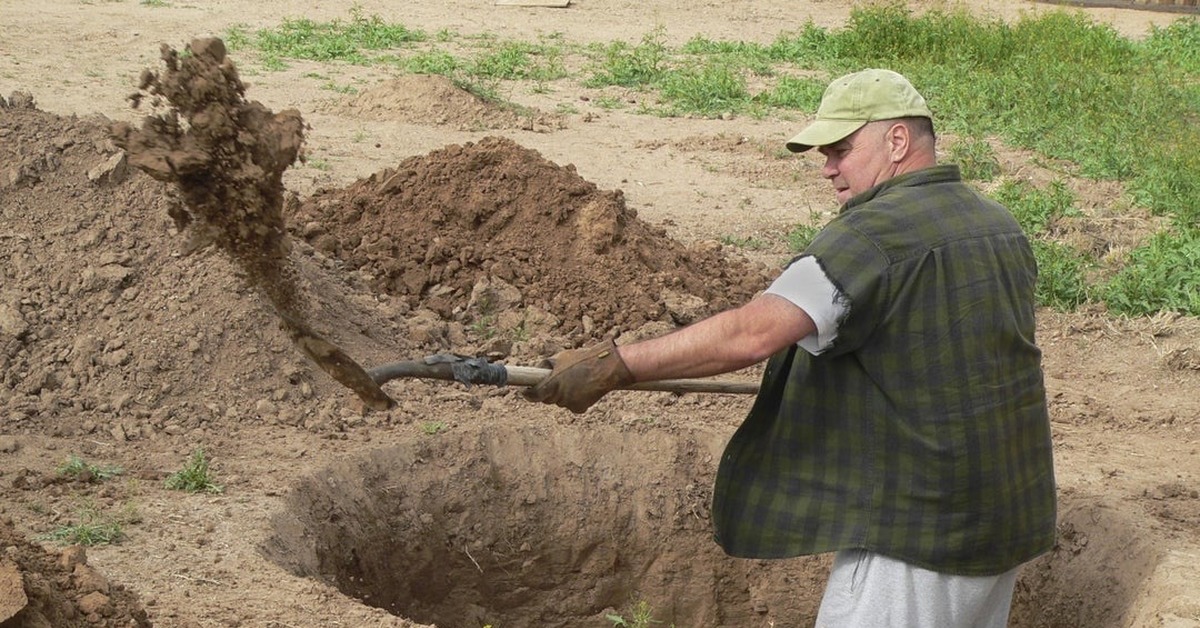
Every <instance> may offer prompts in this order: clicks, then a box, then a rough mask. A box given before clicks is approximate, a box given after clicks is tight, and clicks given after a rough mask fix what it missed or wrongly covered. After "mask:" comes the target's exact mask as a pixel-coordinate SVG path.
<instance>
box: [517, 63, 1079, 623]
mask: <svg viewBox="0 0 1200 628" xmlns="http://www.w3.org/2000/svg"><path fill="white" fill-rule="evenodd" d="M934 143H935V136H934V130H933V123H932V114H931V113H930V112H929V109H928V107H927V106H926V103H925V99H924V98H923V97H922V96H921V95H920V94H919V93H918V92H917V91H916V90H915V89H914V88H913V86H912V85H911V84H910V83H909V82H908V80H907V79H905V78H904V77H902V76H900V75H899V74H896V73H895V72H891V71H887V70H875V69H872V70H865V71H862V72H858V73H854V74H850V75H848V76H844V77H841V78H839V79H837V80H835V81H833V83H831V84H830V85H829V87H828V88H827V89H826V91H825V94H824V97H823V98H822V100H821V105H820V107H819V109H818V110H817V115H816V119H815V121H814V122H813V123H812V124H810V125H809V126H808V127H807V128H805V129H804V130H803V131H801V132H800V134H799V135H797V136H796V137H794V138H792V140H791V141H789V142H788V143H787V147H788V148H789V149H790V150H792V151H794V152H802V151H806V150H809V149H810V148H813V147H816V148H817V149H818V150H819V151H820V152H821V154H822V155H824V157H825V165H824V167H823V169H822V172H821V174H822V176H824V177H825V178H826V179H829V181H830V182H831V183H832V184H833V188H834V191H835V192H836V194H837V200H838V202H839V203H840V204H841V205H842V207H841V211H840V213H839V215H838V216H837V217H836V218H835V219H834V220H832V221H830V223H829V224H828V225H827V226H826V227H825V228H824V229H823V230H822V231H821V232H820V233H819V234H818V235H817V237H816V238H815V239H814V240H813V242H812V244H811V245H810V246H809V247H808V248H807V249H806V250H805V251H804V252H803V253H802V254H801V255H800V256H798V257H797V258H796V259H794V260H792V262H791V263H790V264H789V265H788V267H787V268H786V269H785V270H784V271H783V272H782V273H781V274H780V276H779V277H778V279H776V280H775V282H774V283H773V284H772V285H771V286H770V287H769V288H768V289H767V290H766V292H765V293H763V294H762V295H760V296H758V297H756V298H755V299H753V300H751V301H750V302H749V303H747V304H745V305H743V306H742V307H740V308H737V309H733V310H729V311H725V312H722V313H720V314H717V315H715V316H713V317H711V318H708V319H705V320H703V321H700V322H698V323H696V324H694V325H692V326H689V327H686V328H684V329H681V330H678V331H676V332H674V333H671V334H668V335H666V336H663V337H659V338H655V339H651V340H647V341H644V342H640V343H636V344H631V345H626V346H621V347H619V348H618V347H616V346H615V344H613V343H612V342H611V341H610V342H608V343H605V344H603V345H600V346H598V347H592V348H589V349H580V350H573V351H564V352H562V353H559V354H557V355H556V356H554V357H553V358H551V360H550V362H551V363H552V365H553V366H554V370H553V372H552V373H551V374H550V375H549V376H548V377H547V378H546V379H545V380H544V381H542V382H541V383H539V384H538V385H537V386H534V387H532V388H530V389H529V390H528V391H527V396H528V397H529V398H530V399H532V400H535V401H543V402H546V403H554V404H557V405H560V406H563V407H566V408H569V409H571V410H572V411H574V412H583V411H584V410H586V409H587V408H588V407H590V406H591V405H592V404H593V403H595V402H596V401H597V400H598V399H599V398H600V397H602V396H603V395H604V394H605V393H607V392H609V391H610V390H613V389H616V388H619V387H622V386H626V385H628V384H630V383H633V382H637V381H648V380H657V379H668V378H679V377H702V376H708V375H715V374H718V373H724V372H728V371H733V370H736V369H740V368H743V367H746V366H749V365H752V364H755V363H757V362H759V361H760V360H763V359H766V358H768V357H770V361H769V362H768V363H767V366H766V371H765V373H764V375H763V380H762V385H761V388H760V391H759V394H758V398H757V399H756V401H755V403H754V406H753V408H752V409H751V410H750V414H749V416H748V417H747V418H746V421H745V422H744V423H743V424H742V426H741V427H740V428H739V429H738V430H737V432H736V433H735V434H734V435H733V437H732V438H731V440H730V441H729V444H728V445H727V447H726V450H725V453H724V455H723V457H722V459H721V463H720V467H719V469H718V471H717V480H716V486H715V489H714V491H713V524H714V527H715V532H716V539H717V542H718V543H720V544H721V546H722V547H723V548H724V549H725V551H726V552H728V553H729V554H731V555H734V556H740V557H747V558H782V557H789V556H797V555H803V554H812V553H818V552H829V551H836V552H837V554H836V555H835V557H834V565H833V569H832V571H831V574H830V578H829V583H828V585H827V586H826V590H825V595H824V598H823V600H822V602H821V607H820V610H819V612H818V619H817V624H818V625H819V626H863V627H877V626H930V627H938V628H943V627H947V626H964V627H966V626H970V627H997V628H1000V627H1003V626H1005V625H1006V623H1007V618H1008V614H1009V608H1010V606H1011V601H1012V593H1013V585H1014V583H1015V580H1016V575H1017V569H1018V567H1019V565H1020V564H1022V563H1024V562H1025V561H1028V560H1029V559H1031V558H1033V557H1035V556H1037V555H1038V554H1041V553H1042V552H1045V551H1046V550H1048V549H1049V548H1050V547H1051V546H1052V545H1053V543H1054V531H1055V487H1054V477H1053V464H1052V459H1051V443H1050V427H1049V419H1048V414H1047V409H1046V399H1045V390H1044V387H1043V383H1042V372H1041V352H1040V351H1039V349H1038V348H1037V346H1036V345H1035V344H1034V296H1033V293H1034V283H1035V280H1036V277H1037V269H1036V265H1035V262H1034V259H1033V254H1032V251H1031V250H1030V246H1029V243H1028V241H1027V240H1026V239H1025V237H1024V235H1023V234H1022V233H1021V229H1020V227H1019V226H1018V225H1017V223H1016V221H1015V220H1013V218H1012V216H1011V215H1010V214H1009V213H1008V212H1007V211H1006V210H1005V209H1004V208H1003V207H1002V206H1000V205H999V204H997V203H995V202H993V201H991V200H988V199H987V198H985V197H982V196H980V195H979V194H977V193H975V192H974V191H972V190H971V189H970V188H969V187H967V186H966V185H964V184H963V183H962V181H961V180H960V176H959V171H958V168H957V167H956V166H939V165H937V161H936V154H935V150H934Z"/></svg>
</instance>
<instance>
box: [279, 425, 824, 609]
mask: <svg viewBox="0 0 1200 628" xmlns="http://www.w3.org/2000/svg"><path fill="white" fill-rule="evenodd" d="M727 438H728V434H725V433H716V432H715V431H708V432H706V431H703V430H688V429H681V430H674V431H672V432H670V433H668V432H667V431H666V430H664V429H663V428H661V427H653V428H649V427H648V428H647V429H646V430H645V431H641V432H638V431H630V430H628V429H626V430H619V429H616V428H613V427H608V426H602V425H589V426H587V427H586V428H585V429H580V428H574V427H564V426H553V427H541V426H538V427H528V428H512V427H499V426H495V427H493V428H490V429H488V430H486V431H481V432H478V433H464V432H463V431H461V430H455V431H453V432H446V433H442V434H438V435H436V436H422V437H419V438H415V439H414V440H413V441H412V442H405V443H400V444H398V445H395V446H393V447H389V448H386V449H381V450H376V451H372V452H369V453H367V454H364V455H363V456H362V457H360V458H358V459H353V460H347V461H345V462H343V463H339V464H336V465H333V466H331V467H329V468H326V469H324V470H322V471H321V472H319V473H318V474H316V475H314V476H312V477H310V478H307V479H305V480H303V481H301V482H300V483H299V485H298V486H296V487H295V489H294V490H292V491H290V492H289V494H288V495H287V496H286V497H285V504H286V506H285V510H284V511H283V512H281V513H279V514H277V515H276V516H275V517H274V518H273V521H272V525H273V535H272V536H271V538H269V539H268V541H267V542H266V543H265V545H264V547H263V550H264V553H265V554H266V555H267V557H268V558H269V559H270V560H272V561H273V562H275V563H277V564H280V565H282V566H284V567H285V568H286V569H288V570H289V571H291V572H292V573H296V574H298V575H302V576H306V577H313V578H318V579H320V580H323V581H325V582H328V583H330V584H332V585H334V586H336V587H337V588H338V589H340V590H341V591H342V592H344V593H346V594H347V595H349V596H352V597H354V598H357V599H360V600H362V601H363V602H364V603H366V604H370V605H372V606H376V607H379V608H382V609H384V610H387V611H388V612H391V613H393V614H396V615H399V616H402V617H404V618H407V619H410V620H413V621H416V622H420V623H436V624H437V625H438V626H440V627H444V628H480V627H481V626H485V625H487V624H492V625H494V626H504V627H508V626H539V627H540V626H546V627H553V626H581V625H586V626H598V627H604V626H612V625H613V624H612V622H610V621H608V620H607V619H606V617H605V616H606V615H608V614H613V613H615V614H620V615H622V616H623V617H624V618H625V619H626V620H630V619H631V618H632V609H633V607H635V606H636V605H637V603H638V602H645V603H646V604H647V607H648V608H649V609H651V610H652V613H653V619H655V620H658V621H661V622H663V623H661V624H659V623H655V624H653V625H655V626H664V627H666V626H670V625H671V624H674V625H676V626H679V627H680V628H684V627H693V626H716V625H726V626H750V625H767V624H768V621H769V620H772V619H774V621H776V623H777V624H778V625H793V626H794V625H802V624H803V623H811V622H812V620H813V619H814V618H815V615H816V608H817V604H818V603H819V601H820V596H821V593H822V591H823V587H824V581H825V578H826V575H827V573H828V565H829V562H828V560H827V559H826V558H819V557H806V558H798V559H790V560H779V561H748V560H740V559H734V558H730V557H728V556H726V555H725V554H724V553H723V552H722V551H721V550H720V548H719V547H718V546H717V545H716V543H715V542H714V541H713V539H712V528H711V524H710V522H709V502H710V500H711V487H712V482H713V475H714V473H715V470H716V464H717V460H718V458H719V456H720V453H721V448H722V447H723V446H724V443H725V440H726V439H727ZM797 622H799V623H797ZM631 623H632V622H631Z"/></svg>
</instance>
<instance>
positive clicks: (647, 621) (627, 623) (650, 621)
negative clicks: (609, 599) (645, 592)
mask: <svg viewBox="0 0 1200 628" xmlns="http://www.w3.org/2000/svg"><path fill="white" fill-rule="evenodd" d="M626 615H628V617H626ZM604 618H605V619H607V620H608V621H609V622H610V623H612V625H613V627H614V628H650V627H651V626H657V625H659V624H662V623H663V622H662V621H661V620H658V619H655V618H654V609H653V608H652V607H651V606H650V603H649V602H647V601H645V600H639V601H638V602H637V603H635V604H633V605H632V606H630V607H629V609H628V610H627V611H626V612H625V613H608V614H606V615H605V616H604Z"/></svg>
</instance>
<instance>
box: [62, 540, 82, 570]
mask: <svg viewBox="0 0 1200 628" xmlns="http://www.w3.org/2000/svg"><path fill="white" fill-rule="evenodd" d="M58 564H59V566H61V567H62V568H63V569H68V570H71V571H74V570H75V567H77V566H79V565H86V564H87V552H85V551H84V549H83V547H82V546H80V545H72V546H71V547H68V548H66V549H64V550H63V551H62V553H60V554H59V555H58Z"/></svg>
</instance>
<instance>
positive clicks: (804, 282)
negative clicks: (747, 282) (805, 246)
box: [766, 255, 848, 355]
mask: <svg viewBox="0 0 1200 628" xmlns="http://www.w3.org/2000/svg"><path fill="white" fill-rule="evenodd" d="M766 292H767V294H773V295H775V296H777V297H782V298H784V299H787V300H788V301H791V302H792V303H793V304H794V305H795V306H796V307H798V308H800V309H802V310H804V312H805V313H806V314H808V316H809V317H810V318H812V320H813V322H814V323H816V325H817V333H815V334H810V335H808V336H805V337H804V338H801V339H800V342H797V343H796V345H797V346H799V347H800V348H801V349H804V350H805V351H807V352H809V353H811V354H812V355H820V354H821V353H822V352H824V351H825V350H826V349H828V348H829V347H831V346H833V341H834V340H836V339H837V333H838V321H840V320H842V319H843V317H844V316H845V315H846V312H847V303H848V300H847V299H846V297H845V295H843V294H842V291H841V290H838V288H837V286H836V285H834V283H833V281H831V280H830V279H829V276H828V275H827V274H825V271H824V269H822V268H821V265H820V264H819V263H818V262H817V258H815V257H813V256H811V255H806V256H804V257H801V258H799V259H797V260H796V261H794V262H792V264H791V265H790V266H788V267H787V268H785V269H784V270H783V272H782V273H780V275H779V277H777V278H776V279H775V281H774V282H773V283H772V284H771V286H770V287H768V288H767V290H766Z"/></svg>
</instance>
